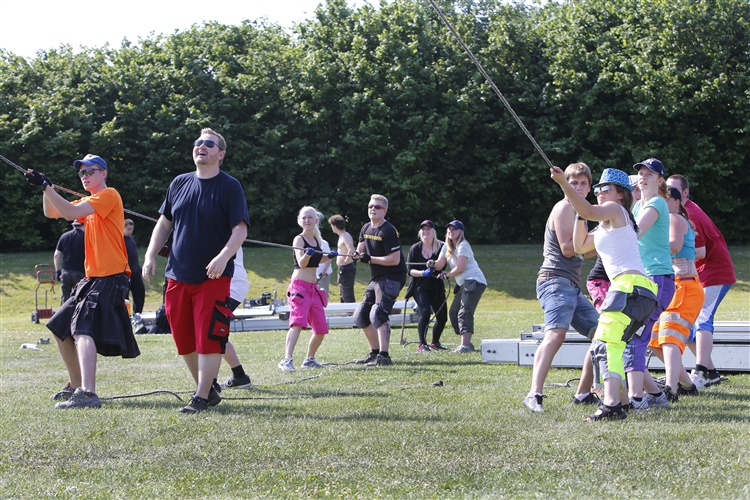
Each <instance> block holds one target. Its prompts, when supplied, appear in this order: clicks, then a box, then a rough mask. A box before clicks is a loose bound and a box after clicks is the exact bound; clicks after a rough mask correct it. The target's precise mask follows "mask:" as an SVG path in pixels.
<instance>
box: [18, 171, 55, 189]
mask: <svg viewBox="0 0 750 500" xmlns="http://www.w3.org/2000/svg"><path fill="white" fill-rule="evenodd" d="M23 176H24V177H26V182H28V183H29V184H31V185H32V186H37V187H41V188H45V187H46V186H51V185H52V181H51V180H50V179H49V177H47V176H46V175H44V174H43V173H41V172H39V171H37V170H33V169H29V170H27V171H26V172H24V174H23Z"/></svg>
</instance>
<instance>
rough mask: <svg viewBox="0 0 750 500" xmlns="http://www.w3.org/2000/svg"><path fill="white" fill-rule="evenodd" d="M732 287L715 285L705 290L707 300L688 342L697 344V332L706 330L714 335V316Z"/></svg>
mask: <svg viewBox="0 0 750 500" xmlns="http://www.w3.org/2000/svg"><path fill="white" fill-rule="evenodd" d="M732 286H733V285H713V286H709V287H706V288H704V289H703V291H704V292H706V298H705V300H704V301H703V308H702V309H701V313H700V315H699V316H698V320H697V321H696V322H695V325H694V326H693V329H692V330H691V331H690V337H689V338H688V342H695V332H696V331H698V330H705V331H708V332H711V333H714V314H716V310H717V309H718V308H719V304H721V301H722V300H724V297H725V296H726V294H727V292H729V289H730V288H732Z"/></svg>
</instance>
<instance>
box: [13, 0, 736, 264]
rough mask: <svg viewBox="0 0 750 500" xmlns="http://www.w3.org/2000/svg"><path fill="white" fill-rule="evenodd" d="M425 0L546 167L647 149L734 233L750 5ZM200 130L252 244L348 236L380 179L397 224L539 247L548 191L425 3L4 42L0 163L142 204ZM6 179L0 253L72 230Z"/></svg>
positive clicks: (600, 163)
mask: <svg viewBox="0 0 750 500" xmlns="http://www.w3.org/2000/svg"><path fill="white" fill-rule="evenodd" d="M440 4H441V6H442V8H443V9H444V11H445V12H446V14H447V15H448V16H449V18H450V19H451V22H452V23H453V24H454V26H455V27H456V29H457V30H458V31H459V32H460V34H461V36H462V37H463V38H464V39H465V40H466V42H467V44H468V45H469V46H470V47H471V48H472V51H473V52H474V53H475V54H476V56H477V57H478V59H479V60H480V61H481V62H482V63H483V65H484V66H485V68H486V70H487V71H488V73H489V74H490V75H491V76H492V78H493V80H494V81H495V83H496V84H497V86H498V87H499V88H500V89H501V91H502V92H503V94H504V96H505V97H506V98H507V99H508V101H509V102H510V103H511V105H512V106H513V108H514V110H515V111H516V113H517V114H518V115H519V116H520V117H521V119H522V120H523V121H524V123H525V125H526V126H527V127H528V129H529V130H530V131H531V133H532V134H533V135H534V137H535V138H536V140H537V141H538V142H539V144H540V145H541V147H542V148H543V149H544V150H545V152H546V154H547V156H549V157H550V159H551V160H552V161H553V162H554V163H556V164H559V165H562V166H564V165H566V164H567V163H570V162H572V161H579V160H580V161H585V162H587V163H588V164H589V165H590V166H591V167H592V170H593V171H594V173H595V176H597V177H598V175H599V173H600V172H601V171H602V170H603V169H604V168H608V167H617V168H622V169H624V170H626V171H628V173H630V170H631V165H632V164H633V163H635V162H636V161H640V160H642V159H645V158H647V157H650V156H656V157H658V158H660V159H661V160H662V161H663V162H664V163H665V165H666V167H667V170H668V173H682V174H683V175H685V176H686V177H688V179H689V180H690V181H691V188H692V189H691V195H692V198H693V199H694V200H695V201H696V202H698V203H699V204H700V205H701V206H702V207H703V208H704V210H706V211H707V212H708V213H709V214H710V215H711V216H712V217H713V218H714V220H715V221H716V222H717V224H718V225H719V227H720V228H721V229H722V231H723V232H724V235H725V236H726V237H727V239H729V240H731V241H737V242H746V241H747V240H748V236H747V235H748V234H749V233H750V221H749V220H748V219H747V218H738V217H736V216H734V217H733V215H734V214H737V213H745V212H746V211H747V210H748V203H750V201H749V200H748V196H747V194H748V193H749V192H750V190H749V189H748V188H749V187H750V182H749V181H748V178H747V177H746V176H744V175H742V174H741V172H742V171H743V170H742V167H743V166H744V164H745V163H746V162H747V160H748V151H750V138H748V133H747V132H748V129H749V128H750V51H748V47H749V46H750V3H748V2H747V0H676V1H667V0H588V1H569V2H565V3H554V2H553V3H548V4H545V5H544V6H541V7H539V6H537V7H532V6H528V5H524V4H512V5H507V4H503V3H499V2H496V1H490V0H453V1H448V0H445V1H442V2H440ZM204 126H211V127H213V128H215V129H217V130H219V131H221V132H222V133H223V134H224V135H225V137H226V138H227V142H228V154H227V157H226V160H225V163H224V168H225V169H226V170H227V171H228V172H230V173H231V174H232V175H234V176H235V177H237V178H238V179H240V180H241V182H242V183H243V185H244V187H245V190H246V193H247V198H248V204H249V207H250V212H251V220H252V223H253V227H252V229H251V233H250V237H251V238H254V239H264V240H267V241H275V242H287V241H289V240H290V239H291V235H292V234H293V233H294V232H296V231H297V228H296V224H295V216H296V213H297V210H298V209H299V208H300V207H301V206H302V205H305V204H311V205H314V206H316V207H317V208H318V209H320V210H321V211H323V212H324V213H325V214H326V215H330V214H332V213H335V212H338V213H342V214H344V215H345V216H347V217H348V218H349V221H350V223H351V226H352V228H353V229H354V231H356V230H357V229H358V227H359V225H360V223H362V222H364V221H365V218H366V211H365V210H364V207H365V205H366V202H367V198H368V196H369V194H370V193H373V192H378V193H382V194H385V195H386V196H388V197H389V198H390V200H391V210H390V212H389V218H390V219H391V220H392V221H393V222H394V223H395V224H396V226H397V227H399V228H400V229H401V230H402V233H403V232H406V234H411V233H410V232H411V231H412V230H414V231H416V228H415V223H416V222H418V221H420V220H422V219H424V218H426V217H429V218H432V219H434V220H436V221H439V222H446V221H448V220H451V219H454V218H459V219H461V220H463V221H464V222H465V223H466V224H467V228H468V231H469V234H468V236H469V239H470V240H471V241H475V242H485V243H488V242H494V243H510V242H525V241H533V242H538V241H541V238H542V228H543V225H544V220H545V218H546V216H547V213H548V211H549V209H550V207H551V206H552V204H553V203H554V201H555V200H556V199H558V198H559V196H560V193H559V189H557V188H556V186H555V185H554V183H553V182H551V181H550V180H549V176H548V170H547V166H546V164H545V163H544V161H543V160H542V158H541V157H540V156H539V154H538V153H537V152H536V151H535V149H534V148H533V146H532V145H531V143H530V142H529V141H528V139H527V138H526V137H525V135H524V134H523V132H522V131H521V130H520V128H519V127H518V126H517V125H516V123H515V122H514V120H513V119H512V117H511V116H510V114H509V113H508V112H507V111H506V110H505V108H504V106H503V104H502V102H501V101H500V100H499V99H498V98H497V96H495V95H494V92H493V91H492V89H491V88H490V86H489V85H488V84H487V83H486V82H485V81H484V79H483V77H482V76H481V74H480V73H479V72H478V71H477V69H476V68H475V67H474V66H473V64H472V63H471V61H470V60H469V58H468V57H467V56H466V54H465V53H464V52H463V51H462V49H461V47H460V46H459V45H458V44H457V43H456V41H455V39H454V38H453V37H452V35H451V34H450V32H449V31H448V30H447V29H446V27H445V26H444V25H443V24H442V23H441V22H440V19H439V17H438V16H437V14H436V13H435V12H434V11H433V9H432V7H431V6H430V4H429V3H428V2H426V1H417V0H396V1H393V2H389V3H383V4H382V5H380V7H379V8H378V9H377V10H376V9H374V8H373V7H371V6H369V5H365V6H363V7H361V8H359V9H356V10H355V9H351V8H348V7H347V6H346V2H345V1H344V0H328V2H327V3H325V4H322V5H321V6H320V7H319V8H318V9H317V11H316V17H315V18H314V19H311V20H308V21H306V22H304V23H302V24H301V25H298V26H297V27H296V28H295V31H294V33H293V34H288V33H286V32H285V31H283V30H282V29H281V28H280V27H279V26H276V25H272V24H265V23H256V22H250V21H247V22H245V23H244V24H243V25H241V26H224V25H219V24H216V23H207V24H204V25H202V26H197V25H196V26H193V27H192V28H191V29H189V30H187V31H184V32H180V33H176V34H173V35H170V36H155V37H152V38H150V39H147V40H142V41H140V43H138V44H137V45H131V44H129V43H127V42H126V43H124V44H123V46H122V47H120V48H117V49H113V48H110V47H104V48H94V49H87V50H84V51H83V52H80V53H76V52H74V51H73V49H72V48H71V47H66V46H62V47H60V48H59V49H54V50H49V51H46V52H42V53H40V54H39V55H38V57H36V58H35V59H32V60H25V59H23V58H20V57H18V56H15V55H13V54H10V53H8V52H4V51H0V154H2V155H4V156H6V157H8V158H10V159H11V160H13V161H15V162H16V163H18V164H19V165H21V166H23V167H25V168H27V167H33V168H37V169H39V170H41V171H43V172H45V173H46V174H48V175H49V176H50V177H51V178H52V180H53V181H54V182H55V183H57V184H60V185H62V186H65V187H68V188H71V189H77V190H80V184H79V182H78V179H77V178H76V176H75V173H74V171H73V169H72V168H71V167H70V165H71V163H72V161H73V160H74V159H76V158H80V157H82V156H83V155H84V154H86V153H88V152H95V153H97V154H100V155H101V156H103V157H104V158H105V159H106V160H107V161H108V162H109V164H110V166H111V170H112V172H111V174H110V185H111V186H113V187H115V188H117V189H118V190H119V191H120V193H121V194H122V197H123V200H124V202H125V205H126V207H127V208H130V209H132V210H135V211H137V212H141V213H144V214H147V215H150V216H156V213H157V210H158V208H159V205H160V204H161V201H162V199H163V196H164V193H165V190H166V188H167V186H168V184H169V182H170V181H171V179H172V178H173V177H174V176H175V175H177V174H178V173H182V172H185V171H188V170H191V169H193V168H194V167H193V164H192V161H191V156H190V154H191V142H192V139H193V138H195V137H196V136H197V135H198V133H199V130H200V128H201V127H204ZM0 179H1V180H2V183H3V196H2V197H1V198H0V203H1V204H2V205H1V207H2V210H0V248H2V250H3V251H6V252H7V251H17V250H33V249H43V248H44V249H47V248H50V247H51V246H52V245H53V243H54V242H55V241H56V239H57V236H58V235H59V234H60V233H61V232H62V231H63V230H65V229H66V228H67V224H65V223H63V222H60V221H48V220H46V219H45V218H44V216H43V215H42V213H41V210H40V205H41V201H40V199H39V196H40V195H39V194H38V193H37V192H36V191H33V190H32V189H31V188H29V187H28V186H27V185H26V184H25V182H24V180H23V177H22V176H21V175H19V173H18V172H17V171H16V170H14V169H12V168H10V167H8V166H7V165H6V166H3V168H2V170H0ZM19 221H22V222H23V223H22V224H19ZM730 223H731V224H730ZM149 232H150V231H147V230H143V231H139V232H138V233H137V237H138V238H139V240H140V243H141V244H145V242H146V240H147V238H148V236H149Z"/></svg>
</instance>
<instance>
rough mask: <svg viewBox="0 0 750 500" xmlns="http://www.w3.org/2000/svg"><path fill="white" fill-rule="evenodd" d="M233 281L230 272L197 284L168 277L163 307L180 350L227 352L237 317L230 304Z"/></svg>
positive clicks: (189, 351)
mask: <svg viewBox="0 0 750 500" xmlns="http://www.w3.org/2000/svg"><path fill="white" fill-rule="evenodd" d="M231 281H232V278H230V277H229V276H222V277H221V278H219V279H215V280H206V281H204V282H202V283H199V284H197V285H193V284H190V283H182V282H180V281H175V280H173V279H169V280H167V292H166V294H165V295H164V310H165V312H166V313H167V320H168V321H169V326H170V327H171V328H172V338H173V339H174V343H175V345H176V346H177V354H179V355H181V356H184V355H186V354H191V353H194V352H197V353H198V354H224V348H225V346H226V344H227V340H228V339H229V321H230V320H231V319H232V318H233V317H234V316H233V314H232V311H230V310H229V308H228V307H227V299H228V298H229V283H230V282H231Z"/></svg>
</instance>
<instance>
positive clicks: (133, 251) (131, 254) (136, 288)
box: [123, 219, 146, 314]
mask: <svg viewBox="0 0 750 500" xmlns="http://www.w3.org/2000/svg"><path fill="white" fill-rule="evenodd" d="M134 228H135V223H134V222H133V221H132V220H131V219H125V231H124V233H123V235H124V237H125V248H126V249H127V251H128V265H129V266H130V270H131V271H132V272H133V274H132V275H131V276H130V293H131V294H132V295H133V312H134V313H136V314H141V313H142V312H143V303H144V302H145V301H146V287H145V286H144V285H143V277H142V276H141V264H140V262H138V245H137V244H136V242H135V238H133V229H134Z"/></svg>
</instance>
